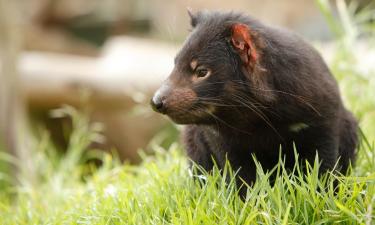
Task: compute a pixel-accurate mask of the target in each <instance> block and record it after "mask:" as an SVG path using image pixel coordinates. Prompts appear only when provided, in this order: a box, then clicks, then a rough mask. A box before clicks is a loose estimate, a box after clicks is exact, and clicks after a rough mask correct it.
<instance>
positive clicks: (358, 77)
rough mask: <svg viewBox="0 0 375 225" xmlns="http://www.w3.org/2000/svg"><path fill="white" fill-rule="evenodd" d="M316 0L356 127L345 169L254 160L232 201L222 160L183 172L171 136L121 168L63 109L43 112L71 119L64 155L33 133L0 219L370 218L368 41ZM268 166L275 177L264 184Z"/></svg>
mask: <svg viewBox="0 0 375 225" xmlns="http://www.w3.org/2000/svg"><path fill="white" fill-rule="evenodd" d="M338 2H341V1H338ZM317 3H318V4H319V5H320V7H321V9H322V11H323V12H324V13H325V14H326V17H327V19H328V20H331V24H333V25H331V26H338V27H337V28H334V29H337V30H340V31H336V32H335V33H337V42H336V44H335V46H334V48H335V55H334V57H333V60H332V62H331V64H330V67H331V69H332V71H333V73H334V74H335V76H336V77H337V79H338V80H339V84H340V87H341V90H342V93H343V94H344V99H345V102H346V104H347V105H348V107H349V108H351V109H353V110H354V112H355V114H356V116H357V117H358V118H359V120H360V125H361V128H362V131H363V134H364V135H363V136H362V137H363V138H362V144H361V146H360V149H359V155H358V160H357V163H356V166H355V168H353V172H352V173H351V175H349V176H341V175H337V174H330V176H326V177H322V178H320V179H319V178H318V172H317V171H318V167H319V165H318V163H317V161H316V162H315V164H314V165H311V166H310V165H309V166H308V168H309V170H308V173H307V174H306V175H304V174H303V173H301V172H299V168H298V166H296V167H295V171H296V172H295V173H294V174H295V175H291V174H290V173H287V172H286V170H285V169H284V167H283V163H282V161H280V163H279V165H278V167H276V168H275V169H274V170H273V171H263V170H262V168H261V166H260V165H258V170H257V182H256V183H255V184H254V185H253V186H252V187H249V190H248V194H247V197H246V199H244V200H242V199H240V197H239V196H238V194H237V192H238V188H237V187H236V185H235V182H234V176H235V174H236V171H233V170H232V169H231V168H230V165H227V166H226V167H225V168H224V169H223V170H222V171H220V170H219V169H218V168H214V169H213V171H211V172H210V173H207V172H205V171H202V175H199V176H197V175H193V174H195V173H192V172H191V170H190V169H189V167H188V162H187V159H186V156H185V155H184V153H183V151H182V149H181V147H180V145H179V144H178V143H174V144H172V145H171V146H170V147H169V148H168V149H164V148H161V147H159V146H153V148H154V150H155V154H154V155H146V154H142V157H143V161H142V163H141V164H140V165H129V164H125V165H123V164H121V163H119V162H118V160H116V159H115V158H113V157H112V156H111V155H109V154H106V153H103V152H99V151H96V150H95V149H91V147H90V143H92V142H95V141H100V140H101V139H102V137H101V134H100V130H101V126H100V125H98V124H95V123H94V124H93V123H90V121H88V119H87V117H85V116H84V115H83V114H81V113H79V112H77V111H75V110H74V109H72V108H70V107H64V108H62V109H60V110H57V111H54V112H53V115H54V116H69V117H71V118H72V124H73V133H72V134H71V136H70V142H69V145H68V147H67V149H66V153H65V154H61V153H59V152H58V151H57V150H56V149H55V148H54V146H53V144H52V143H51V142H50V139H49V137H48V134H47V133H43V135H42V136H41V138H40V141H39V144H38V145H37V146H36V147H34V148H33V149H30V150H33V151H34V154H33V159H32V161H33V162H34V163H35V165H36V169H35V172H36V174H35V177H36V178H37V180H36V182H35V181H29V180H28V178H27V177H18V178H17V180H18V182H17V183H16V184H14V183H13V184H12V183H10V181H12V180H13V179H12V177H11V173H9V170H3V171H1V170H0V181H2V182H3V184H6V185H3V186H0V188H1V189H0V224H366V225H370V224H375V209H374V208H375V157H374V152H375V146H374V140H375V132H373V131H374V129H375V116H374V115H375V114H374V113H375V100H374V99H375V96H374V95H375V91H374V90H375V88H374V85H375V80H374V79H375V73H374V67H373V66H372V65H367V66H368V69H367V70H364V69H363V68H360V66H361V64H360V61H361V58H360V56H361V55H360V54H359V53H357V50H358V49H357V47H356V46H357V42H358V41H361V43H362V44H363V45H365V46H366V48H370V46H371V43H370V41H368V40H367V39H366V38H364V36H362V34H363V33H364V32H362V31H361V29H358V25H357V24H355V23H354V22H353V21H355V18H357V17H355V16H354V17H353V14H352V13H351V11H350V10H349V8H350V7H345V5H343V6H342V5H341V6H340V7H341V8H340V7H339V9H340V10H341V12H339V15H340V17H339V18H341V19H340V20H341V22H340V21H338V20H337V19H336V18H335V17H333V16H332V15H331V14H330V13H328V12H330V11H329V10H330V9H329V8H328V7H329V5H328V4H326V1H323V0H321V1H317ZM339 4H343V3H342V2H341V3H339ZM353 12H354V11H353ZM344 17H345V18H349V19H345V20H343V18H344ZM353 18H354V19H353ZM345 21H349V22H345ZM343 23H349V25H350V26H354V27H355V29H358V33H357V35H354V36H351V35H352V33H350V32H348V31H350V30H351V29H349V28H345V29H344V27H348V26H349V25H348V24H346V25H342V24H343ZM348 33H350V34H348ZM347 35H350V36H351V38H347V37H346V36H347ZM366 35H368V33H367V32H366ZM366 35H365V36H366ZM348 40H349V41H348ZM367 51H369V49H367ZM371 66H372V67H371ZM92 159H95V163H93V161H92ZM249 160H252V159H251V158H250V157H249ZM98 161H99V162H100V164H101V166H99V167H98V166H97V162H98ZM5 162H6V163H5ZM2 165H8V167H9V166H19V167H22V162H19V161H17V159H14V158H12V157H10V156H8V155H6V154H0V166H2ZM0 168H1V167H0ZM193 170H200V168H199V167H198V166H195V167H194V168H193ZM271 173H277V174H278V176H276V177H277V178H276V180H275V182H274V184H273V185H270V182H269V178H270V176H271ZM335 180H336V181H337V183H338V184H337V189H335V188H334V187H335V185H334V184H333V183H334V181H335Z"/></svg>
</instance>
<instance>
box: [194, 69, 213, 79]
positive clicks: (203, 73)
mask: <svg viewBox="0 0 375 225" xmlns="http://www.w3.org/2000/svg"><path fill="white" fill-rule="evenodd" d="M209 73H210V71H209V70H208V69H206V68H198V69H197V70H196V74H197V77H205V76H207V75H208V74H209Z"/></svg>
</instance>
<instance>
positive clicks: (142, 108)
mask: <svg viewBox="0 0 375 225" xmlns="http://www.w3.org/2000/svg"><path fill="white" fill-rule="evenodd" d="M372 3H373V1H372V0H362V1H360V0H358V1H343V0H342V1H311V0H299V1H295V0H280V1H275V0H263V1H261V2H260V1H256V0H231V1H213V0H208V1H201V0H188V1H186V0H173V1H172V0H12V1H11V0H0V57H1V58H0V132H1V133H0V146H1V147H0V148H2V149H3V150H4V149H7V151H9V152H11V153H12V154H15V155H18V156H19V157H20V158H21V159H22V158H23V159H24V160H23V162H25V163H27V159H28V157H29V156H28V155H29V154H32V153H31V150H30V149H31V147H30V146H32V145H33V142H35V141H33V140H34V139H36V140H37V141H38V140H40V139H42V137H43V136H44V135H47V136H48V138H51V140H52V142H53V144H54V145H55V146H56V148H57V149H59V150H60V151H61V152H62V153H63V152H64V151H65V150H64V149H66V148H67V146H68V144H69V143H68V142H69V136H70V133H71V132H72V121H71V120H72V119H71V118H70V117H66V116H65V114H64V113H61V110H60V111H59V110H56V109H59V108H61V107H63V108H64V105H70V106H73V107H74V108H77V109H79V110H80V111H82V112H84V114H85V115H87V116H88V118H89V119H90V121H95V122H99V123H98V124H100V126H97V129H99V130H101V133H102V135H103V136H100V137H97V138H96V141H95V142H94V143H92V144H91V147H92V148H98V149H104V150H105V151H108V152H111V153H114V154H116V155H118V156H119V158H120V159H121V160H125V161H130V162H134V163H135V162H138V161H139V160H140V158H139V154H138V150H140V149H142V150H144V151H146V152H147V151H150V150H151V149H152V146H168V145H170V144H171V143H172V142H174V141H176V140H178V130H179V127H176V126H174V125H172V124H171V123H170V122H169V121H168V120H167V119H166V118H164V117H162V116H160V115H159V114H156V113H153V112H152V111H151V109H150V107H149V106H148V102H149V99H150V97H151V95H152V93H153V92H154V91H155V90H156V89H157V88H158V86H159V85H160V84H161V82H162V81H163V80H164V79H165V78H166V77H167V76H168V75H169V72H170V71H171V69H172V67H173V57H174V55H175V53H176V52H177V50H178V48H179V46H181V44H182V42H183V40H184V38H185V37H186V36H187V34H188V30H189V18H188V16H187V13H186V8H187V7H191V8H192V9H193V11H196V10H202V9H219V10H239V11H243V12H245V13H248V14H251V15H253V16H254V17H257V18H259V19H260V20H262V21H263V22H265V23H268V24H273V25H275V26H282V27H286V28H288V29H290V30H293V31H295V32H297V33H299V34H300V35H301V36H303V37H304V38H306V39H308V40H309V41H310V42H312V43H314V44H315V45H316V46H317V47H318V48H319V49H320V51H321V52H322V53H323V55H324V57H325V58H326V59H327V60H328V61H329V62H335V61H334V60H335V59H337V57H335V52H334V45H333V44H332V42H333V41H335V40H337V37H338V36H339V35H340V32H341V30H340V29H336V28H335V24H334V21H333V19H334V18H337V17H340V15H341V14H340V6H341V5H343V4H344V5H350V6H353V7H352V8H350V7H349V10H351V11H349V14H350V15H354V14H356V13H357V12H362V9H365V10H366V12H367V14H369V15H367V14H366V15H367V16H362V17H360V19H361V20H363V21H362V22H363V23H364V22H366V24H372V22H373V21H374V16H373V14H372V13H373V12H374V11H373V9H374V5H373V4H372ZM371 4H372V5H371ZM324 6H327V7H328V6H329V7H330V10H332V11H330V12H329V13H332V15H331V16H332V17H328V16H327V15H326V14H325V13H327V11H326V8H324ZM340 19H341V20H345V16H344V17H343V15H341V17H340ZM360 24H362V23H360ZM364 29H365V27H364ZM367 29H371V30H372V31H373V27H370V28H367ZM342 30H344V31H345V32H346V34H348V33H349V35H347V36H345V37H349V38H350V37H351V36H350V34H351V33H350V32H354V36H355V37H354V39H352V41H353V40H358V39H357V38H359V39H362V38H363V39H365V40H367V39H371V38H373V37H374V36H371V35H373V32H370V33H371V34H368V33H366V32H364V33H365V34H367V35H362V33H360V34H359V32H357V30H354V31H352V30H351V27H350V26H349V28H345V26H344V28H343V29H342ZM345 40H346V39H345ZM345 40H344V42H345ZM366 43H367V42H366ZM356 44H358V48H357V47H356V52H358V51H359V52H358V54H360V55H362V56H363V58H364V60H363V61H359V62H358V61H353V63H354V64H356V63H359V65H361V63H362V64H363V65H366V66H364V67H362V66H359V67H358V68H360V69H364V70H366V68H369V66H368V65H374V63H375V56H374V54H373V53H374V52H372V51H368V46H367V45H361V44H360V43H356ZM356 46H357V45H356ZM337 65H338V67H337V68H341V67H340V65H341V64H337ZM372 68H373V67H372ZM337 76H338V77H340V76H341V75H340V73H338V75H337ZM347 83H348V84H349V83H350V84H353V82H352V80H351V81H348V82H347ZM343 85H344V88H345V83H344V84H343ZM372 85H373V84H372ZM351 87H352V86H351ZM358 92H360V90H359V89H358V88H356V87H355V86H354V89H353V91H352V92H350V93H357V94H353V95H350V94H349V95H348V96H349V97H345V98H350V97H352V98H358V97H359V95H360V94H358ZM366 95H367V93H366ZM371 96H372V95H371ZM346 101H347V100H346ZM371 104H372V103H371ZM351 106H352V110H354V111H356V110H357V111H358V108H360V107H362V106H359V105H356V104H351ZM369 107H373V105H370V106H369ZM65 108H66V107H65ZM367 112H368V111H367ZM358 114H360V112H359V111H358V113H357V115H358ZM374 117H375V111H372V116H371V118H372V119H373V118H374ZM363 118H364V120H365V121H366V116H365V115H363ZM369 118H370V116H369ZM372 119H371V120H372ZM367 120H369V119H367ZM365 124H367V123H365ZM372 129H373V128H372ZM31 137H36V138H31Z"/></svg>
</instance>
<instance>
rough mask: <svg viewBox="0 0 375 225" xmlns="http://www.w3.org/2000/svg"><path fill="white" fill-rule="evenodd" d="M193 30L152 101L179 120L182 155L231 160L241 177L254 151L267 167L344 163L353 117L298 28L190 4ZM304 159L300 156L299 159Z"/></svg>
mask: <svg viewBox="0 0 375 225" xmlns="http://www.w3.org/2000/svg"><path fill="white" fill-rule="evenodd" d="M189 14H190V17H191V26H192V31H191V33H190V35H189V37H188V38H187V40H186V41H185V43H184V46H183V47H182V49H181V50H180V51H179V53H178V54H177V56H176V57H175V67H174V69H173V71H172V72H171V74H170V76H169V77H168V79H167V80H166V81H165V82H164V84H163V85H162V86H161V87H160V89H159V90H158V91H157V92H156V93H155V95H154V96H153V98H152V100H151V105H152V106H153V108H154V110H156V111H157V112H160V113H163V114H166V115H167V116H168V117H170V118H171V119H172V120H173V121H174V122H176V123H178V124H187V126H186V127H185V130H184V133H183V137H184V138H183V139H184V144H185V147H186V151H187V154H188V156H189V157H190V158H191V159H192V160H193V161H194V162H196V163H197V164H199V165H201V166H202V167H203V168H205V169H206V170H210V169H211V168H212V167H213V160H215V161H216V163H217V165H218V166H219V167H221V168H222V167H223V166H224V165H225V162H226V160H228V161H229V162H230V164H231V166H232V168H234V169H235V170H239V172H238V175H239V176H240V177H241V178H242V179H243V180H245V181H246V182H248V183H252V182H253V181H255V178H256V168H255V163H254V161H253V159H252V155H255V157H256V159H257V160H258V161H259V162H260V164H261V165H262V168H263V169H265V170H269V169H272V168H273V167H275V166H276V165H277V163H278V160H279V158H280V152H281V154H282V155H281V156H282V157H281V158H283V159H285V166H286V167H287V168H293V166H294V165H295V163H296V162H295V154H294V151H295V150H296V151H297V152H298V155H299V157H298V159H299V160H301V162H304V161H305V160H307V161H308V162H309V163H310V164H313V162H314V160H315V157H316V154H317V155H318V158H319V160H320V164H321V166H320V172H324V171H327V170H332V169H336V170H338V171H341V172H345V171H346V170H347V168H348V166H349V164H350V163H351V162H353V160H354V158H355V149H356V146H357V142H358V139H357V122H356V120H355V119H354V117H353V116H352V114H351V113H350V112H349V111H348V110H346V109H345V107H344V106H343V102H342V100H341V97H340V93H339V90H338V86H337V83H336V81H335V79H334V78H333V76H332V75H331V73H330V71H329V69H328V67H327V65H326V64H325V63H324V61H323V59H322V58H321V56H320V55H319V53H318V52H317V51H316V50H315V49H314V48H313V47H311V46H310V45H309V44H307V43H306V42H305V41H303V40H302V39H301V38H300V37H298V36H297V35H296V34H293V33H292V32H290V31H286V30H283V29H279V28H274V27H270V26H266V25H264V24H262V23H261V22H259V21H258V20H256V19H254V18H252V17H250V16H246V15H243V14H241V13H235V12H216V11H214V12H211V11H201V12H198V13H195V14H193V13H189ZM302 164H304V163H302Z"/></svg>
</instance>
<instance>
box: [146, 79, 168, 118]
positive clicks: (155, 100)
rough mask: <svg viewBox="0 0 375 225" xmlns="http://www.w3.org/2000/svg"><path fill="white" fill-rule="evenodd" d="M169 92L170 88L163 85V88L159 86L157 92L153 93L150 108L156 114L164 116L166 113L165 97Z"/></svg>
mask: <svg viewBox="0 0 375 225" xmlns="http://www.w3.org/2000/svg"><path fill="white" fill-rule="evenodd" d="M169 92H170V87H169V85H168V84H163V86H161V87H160V88H159V90H157V91H156V92H155V94H154V96H153V97H152V99H151V106H152V108H153V109H154V110H155V111H156V112H159V113H163V114H165V112H166V104H165V99H166V97H167V95H168V94H169Z"/></svg>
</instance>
